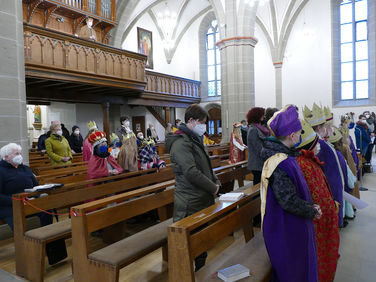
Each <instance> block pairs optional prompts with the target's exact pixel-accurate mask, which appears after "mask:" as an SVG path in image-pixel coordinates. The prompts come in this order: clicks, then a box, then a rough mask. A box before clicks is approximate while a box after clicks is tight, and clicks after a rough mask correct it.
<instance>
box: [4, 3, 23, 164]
mask: <svg viewBox="0 0 376 282" xmlns="http://www.w3.org/2000/svg"><path fill="white" fill-rule="evenodd" d="M0 26H1V28H0V54H1V56H0V87H1V90H0V120H1V122H0V147H2V146H4V145H6V144H7V143H10V142H15V143H18V144H20V145H21V146H22V148H23V157H24V160H25V163H27V162H28V159H29V154H28V149H29V148H28V138H27V122H26V91H25V62H24V43H23V42H24V41H23V15H22V1H21V0H12V1H9V0H0Z"/></svg>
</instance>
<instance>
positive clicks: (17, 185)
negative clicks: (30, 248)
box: [0, 143, 52, 230]
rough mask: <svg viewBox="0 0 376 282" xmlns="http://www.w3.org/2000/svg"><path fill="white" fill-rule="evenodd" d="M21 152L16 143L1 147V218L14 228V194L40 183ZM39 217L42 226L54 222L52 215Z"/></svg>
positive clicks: (43, 214)
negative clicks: (24, 161)
mask: <svg viewBox="0 0 376 282" xmlns="http://www.w3.org/2000/svg"><path fill="white" fill-rule="evenodd" d="M21 152H22V148H21V146H20V145H18V144H15V143H9V144H7V145H5V146H4V147H2V148H1V149H0V157H1V161H0V219H2V220H4V221H5V222H6V223H7V224H8V225H9V226H10V227H11V229H12V230H13V208H12V195H13V194H17V193H23V192H24V190H25V189H28V188H33V187H34V186H37V185H39V183H38V180H37V179H36V178H35V176H34V174H33V173H32V171H31V169H30V168H29V167H28V166H26V165H24V164H23V159H22V155H21ZM38 217H39V218H40V221H41V225H42V226H44V225H48V224H51V223H52V216H51V215H48V214H46V213H41V214H38Z"/></svg>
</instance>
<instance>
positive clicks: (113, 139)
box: [110, 133, 119, 143]
mask: <svg viewBox="0 0 376 282" xmlns="http://www.w3.org/2000/svg"><path fill="white" fill-rule="evenodd" d="M116 140H119V136H117V135H116V134H115V133H111V135H110V142H111V143H114V142H115V141H116Z"/></svg>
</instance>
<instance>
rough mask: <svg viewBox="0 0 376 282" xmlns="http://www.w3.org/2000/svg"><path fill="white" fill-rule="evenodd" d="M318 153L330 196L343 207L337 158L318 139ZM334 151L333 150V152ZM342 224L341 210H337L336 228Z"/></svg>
mask: <svg viewBox="0 0 376 282" xmlns="http://www.w3.org/2000/svg"><path fill="white" fill-rule="evenodd" d="M319 143H320V147H321V150H320V153H319V154H318V155H317V157H318V158H319V160H320V161H322V162H325V165H324V166H323V170H324V174H325V176H326V179H327V180H328V183H329V187H330V191H332V196H333V199H334V200H335V201H337V202H338V203H340V205H341V207H343V185H342V179H341V172H340V169H341V168H340V167H338V164H337V158H336V156H335V155H334V154H335V153H334V152H333V150H334V149H333V150H332V149H331V148H330V146H329V145H328V144H327V143H326V141H325V140H322V139H320V140H319ZM334 151H335V150H334ZM342 222H343V209H342V208H340V209H339V213H338V226H342Z"/></svg>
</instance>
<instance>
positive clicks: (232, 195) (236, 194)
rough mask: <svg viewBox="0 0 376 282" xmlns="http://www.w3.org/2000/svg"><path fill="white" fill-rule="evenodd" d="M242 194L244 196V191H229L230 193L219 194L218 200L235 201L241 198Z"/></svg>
mask: <svg viewBox="0 0 376 282" xmlns="http://www.w3.org/2000/svg"><path fill="white" fill-rule="evenodd" d="M244 196H245V193H241V192H230V193H226V194H223V195H221V196H220V197H219V200H220V201H224V202H236V201H238V200H240V199H241V198H243V197H244Z"/></svg>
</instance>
